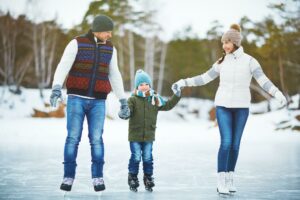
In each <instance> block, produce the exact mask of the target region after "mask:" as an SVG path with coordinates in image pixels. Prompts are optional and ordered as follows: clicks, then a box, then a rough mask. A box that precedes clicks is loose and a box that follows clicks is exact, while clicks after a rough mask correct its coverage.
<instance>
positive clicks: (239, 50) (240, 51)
mask: <svg viewBox="0 0 300 200" xmlns="http://www.w3.org/2000/svg"><path fill="white" fill-rule="evenodd" d="M243 54H244V49H243V47H242V46H240V47H239V48H238V49H237V50H235V51H234V52H233V53H231V54H230V55H232V56H233V57H234V58H238V57H240V56H241V55H243Z"/></svg>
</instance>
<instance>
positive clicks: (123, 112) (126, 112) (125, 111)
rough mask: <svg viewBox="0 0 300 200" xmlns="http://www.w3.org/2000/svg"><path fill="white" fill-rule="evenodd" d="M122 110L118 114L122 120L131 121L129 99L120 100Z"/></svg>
mask: <svg viewBox="0 0 300 200" xmlns="http://www.w3.org/2000/svg"><path fill="white" fill-rule="evenodd" d="M120 103H121V108H120V111H119V113H118V115H119V117H120V118H121V119H129V117H130V109H129V107H128V104H127V99H120Z"/></svg>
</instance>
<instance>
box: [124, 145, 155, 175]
mask: <svg viewBox="0 0 300 200" xmlns="http://www.w3.org/2000/svg"><path fill="white" fill-rule="evenodd" d="M129 144H130V151H131V157H130V160H129V165H128V171H129V173H132V174H138V173H139V165H140V162H141V158H142V159H143V170H144V174H147V175H152V174H153V157H152V146H153V142H129Z"/></svg>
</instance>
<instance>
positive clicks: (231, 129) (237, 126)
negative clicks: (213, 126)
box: [216, 106, 249, 172]
mask: <svg viewBox="0 0 300 200" xmlns="http://www.w3.org/2000/svg"><path fill="white" fill-rule="evenodd" d="M216 115H217V120H218V125H219V131H220V135H221V145H220V148H219V153H218V172H229V171H234V169H235V166H236V162H237V159H238V155H239V148H240V142H241V138H242V135H243V131H244V127H245V125H246V122H247V119H248V115H249V108H226V107H222V106H217V107H216Z"/></svg>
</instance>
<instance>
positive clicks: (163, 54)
mask: <svg viewBox="0 0 300 200" xmlns="http://www.w3.org/2000/svg"><path fill="white" fill-rule="evenodd" d="M167 48H168V44H167V43H162V50H161V55H160V64H159V74H158V84H157V92H158V93H161V92H162V88H163V82H164V72H165V64H166V62H165V61H166V55H167Z"/></svg>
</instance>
